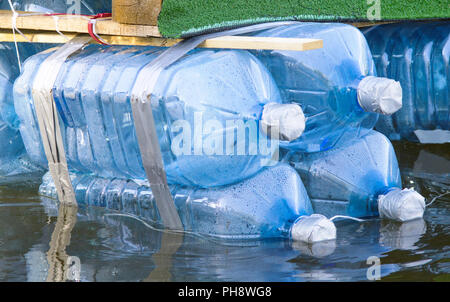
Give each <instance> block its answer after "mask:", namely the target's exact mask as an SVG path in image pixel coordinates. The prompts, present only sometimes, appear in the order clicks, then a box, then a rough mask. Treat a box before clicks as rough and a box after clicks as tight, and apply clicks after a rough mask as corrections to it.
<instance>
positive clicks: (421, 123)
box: [364, 21, 450, 143]
mask: <svg viewBox="0 0 450 302" xmlns="http://www.w3.org/2000/svg"><path fill="white" fill-rule="evenodd" d="M364 34H365V36H366V38H367V41H368V43H369V46H370V48H371V50H372V53H373V57H374V60H375V64H376V68H377V71H378V74H379V75H381V76H386V77H390V78H393V79H396V80H398V81H400V83H401V85H402V87H403V108H402V109H401V110H400V111H399V112H397V113H396V114H394V115H393V116H390V117H389V116H385V117H382V118H380V121H379V122H378V124H377V126H376V127H377V130H379V131H380V132H382V133H384V134H386V135H387V136H388V137H389V138H390V139H393V140H398V139H407V140H410V141H421V142H424V143H433V142H436V143H445V142H450V132H449V130H450V111H449V108H450V105H449V99H450V92H449V87H450V86H449V82H450V75H449V68H450V65H449V57H450V23H449V22H446V21H442V22H430V23H415V22H414V23H411V22H409V23H395V24H385V25H379V26H374V27H370V28H368V29H366V30H364Z"/></svg>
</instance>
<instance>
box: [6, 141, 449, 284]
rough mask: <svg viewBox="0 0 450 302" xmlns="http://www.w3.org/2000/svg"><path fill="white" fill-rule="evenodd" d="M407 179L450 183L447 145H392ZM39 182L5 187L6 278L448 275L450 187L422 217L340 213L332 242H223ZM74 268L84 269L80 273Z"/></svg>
mask: <svg viewBox="0 0 450 302" xmlns="http://www.w3.org/2000/svg"><path fill="white" fill-rule="evenodd" d="M395 148H396V153H397V155H398V157H399V162H400V166H401V170H402V175H403V180H404V185H405V186H406V187H414V188H416V190H418V191H419V192H421V193H422V194H423V195H424V196H425V197H426V198H427V201H428V202H429V201H430V200H431V199H432V198H433V197H435V196H439V195H441V194H442V193H445V192H448V191H449V188H450V176H449V175H450V146H449V145H448V144H447V145H429V146H420V145H415V144H409V143H407V144H405V143H402V144H396V145H395ZM36 191H37V186H35V187H34V188H31V189H30V188H28V189H23V188H21V187H17V186H16V187H0V281H46V280H48V281H63V280H67V279H69V280H70V279H78V278H79V279H81V281H365V280H368V279H367V271H368V268H369V267H370V265H371V264H367V259H368V258H369V257H371V256H376V257H378V258H379V259H380V263H381V280H382V281H383V280H385V281H433V280H434V281H450V219H449V218H450V195H446V196H443V197H441V198H438V199H437V200H436V201H435V202H434V203H433V205H432V206H431V207H430V208H428V209H427V211H426V214H425V216H424V219H423V220H416V221H412V222H409V223H404V224H399V223H394V222H386V221H381V220H379V219H372V220H369V221H366V222H363V223H357V222H350V221H342V222H337V229H338V234H337V236H338V238H337V240H336V242H332V243H323V244H316V245H314V246H305V245H301V244H292V243H291V242H289V241H286V240H265V241H245V242H232V243H230V242H217V241H211V240H210V239H206V238H199V237H196V236H193V235H186V234H185V235H179V234H170V233H166V232H161V231H156V230H153V229H151V228H149V227H148V226H145V224H144V223H142V222H140V221H136V220H134V219H132V218H129V217H124V216H117V215H114V213H112V212H105V211H104V210H102V209H96V208H88V209H78V210H77V209H73V208H70V207H65V208H60V209H59V215H58V209H57V208H56V207H55V203H54V201H51V200H48V199H45V200H44V199H41V198H40V197H39V196H37V194H36ZM78 268H80V269H81V270H80V271H81V273H80V274H79V275H78V273H77V272H78Z"/></svg>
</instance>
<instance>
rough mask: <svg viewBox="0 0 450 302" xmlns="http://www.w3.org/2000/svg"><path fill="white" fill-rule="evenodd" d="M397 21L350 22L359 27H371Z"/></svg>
mask: <svg viewBox="0 0 450 302" xmlns="http://www.w3.org/2000/svg"><path fill="white" fill-rule="evenodd" d="M396 22H397V21H376V22H354V23H348V24H350V25H353V26H355V27H358V28H363V27H369V26H375V25H380V24H389V23H396Z"/></svg>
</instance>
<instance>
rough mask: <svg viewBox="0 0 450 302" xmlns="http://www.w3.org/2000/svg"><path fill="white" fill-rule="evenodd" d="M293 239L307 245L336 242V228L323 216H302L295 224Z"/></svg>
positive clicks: (292, 231)
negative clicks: (327, 241) (328, 241)
mask: <svg viewBox="0 0 450 302" xmlns="http://www.w3.org/2000/svg"><path fill="white" fill-rule="evenodd" d="M291 238H292V239H293V240H296V241H302V242H307V243H314V242H320V241H326V240H334V239H336V226H335V225H334V223H333V222H332V221H331V220H329V219H328V218H326V217H325V216H323V215H321V214H313V215H311V216H302V217H299V218H298V219H297V220H296V221H295V222H294V225H293V226H292V229H291Z"/></svg>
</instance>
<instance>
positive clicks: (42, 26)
mask: <svg viewBox="0 0 450 302" xmlns="http://www.w3.org/2000/svg"><path fill="white" fill-rule="evenodd" d="M19 13H25V12H19ZM88 23H89V21H88V20H86V19H85V18H83V17H81V16H69V17H64V16H60V17H58V29H59V30H60V31H61V32H72V33H86V34H87V33H88ZM16 25H17V28H19V29H30V30H48V31H55V30H56V24H55V20H54V18H53V17H52V16H23V17H17V20H16ZM0 28H5V29H11V28H12V12H11V11H5V10H0ZM95 29H96V32H97V34H99V35H122V36H132V37H161V34H160V33H159V30H158V27H157V26H150V25H132V24H121V23H117V22H114V21H112V20H101V21H100V20H99V21H97V23H96V26H95Z"/></svg>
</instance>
